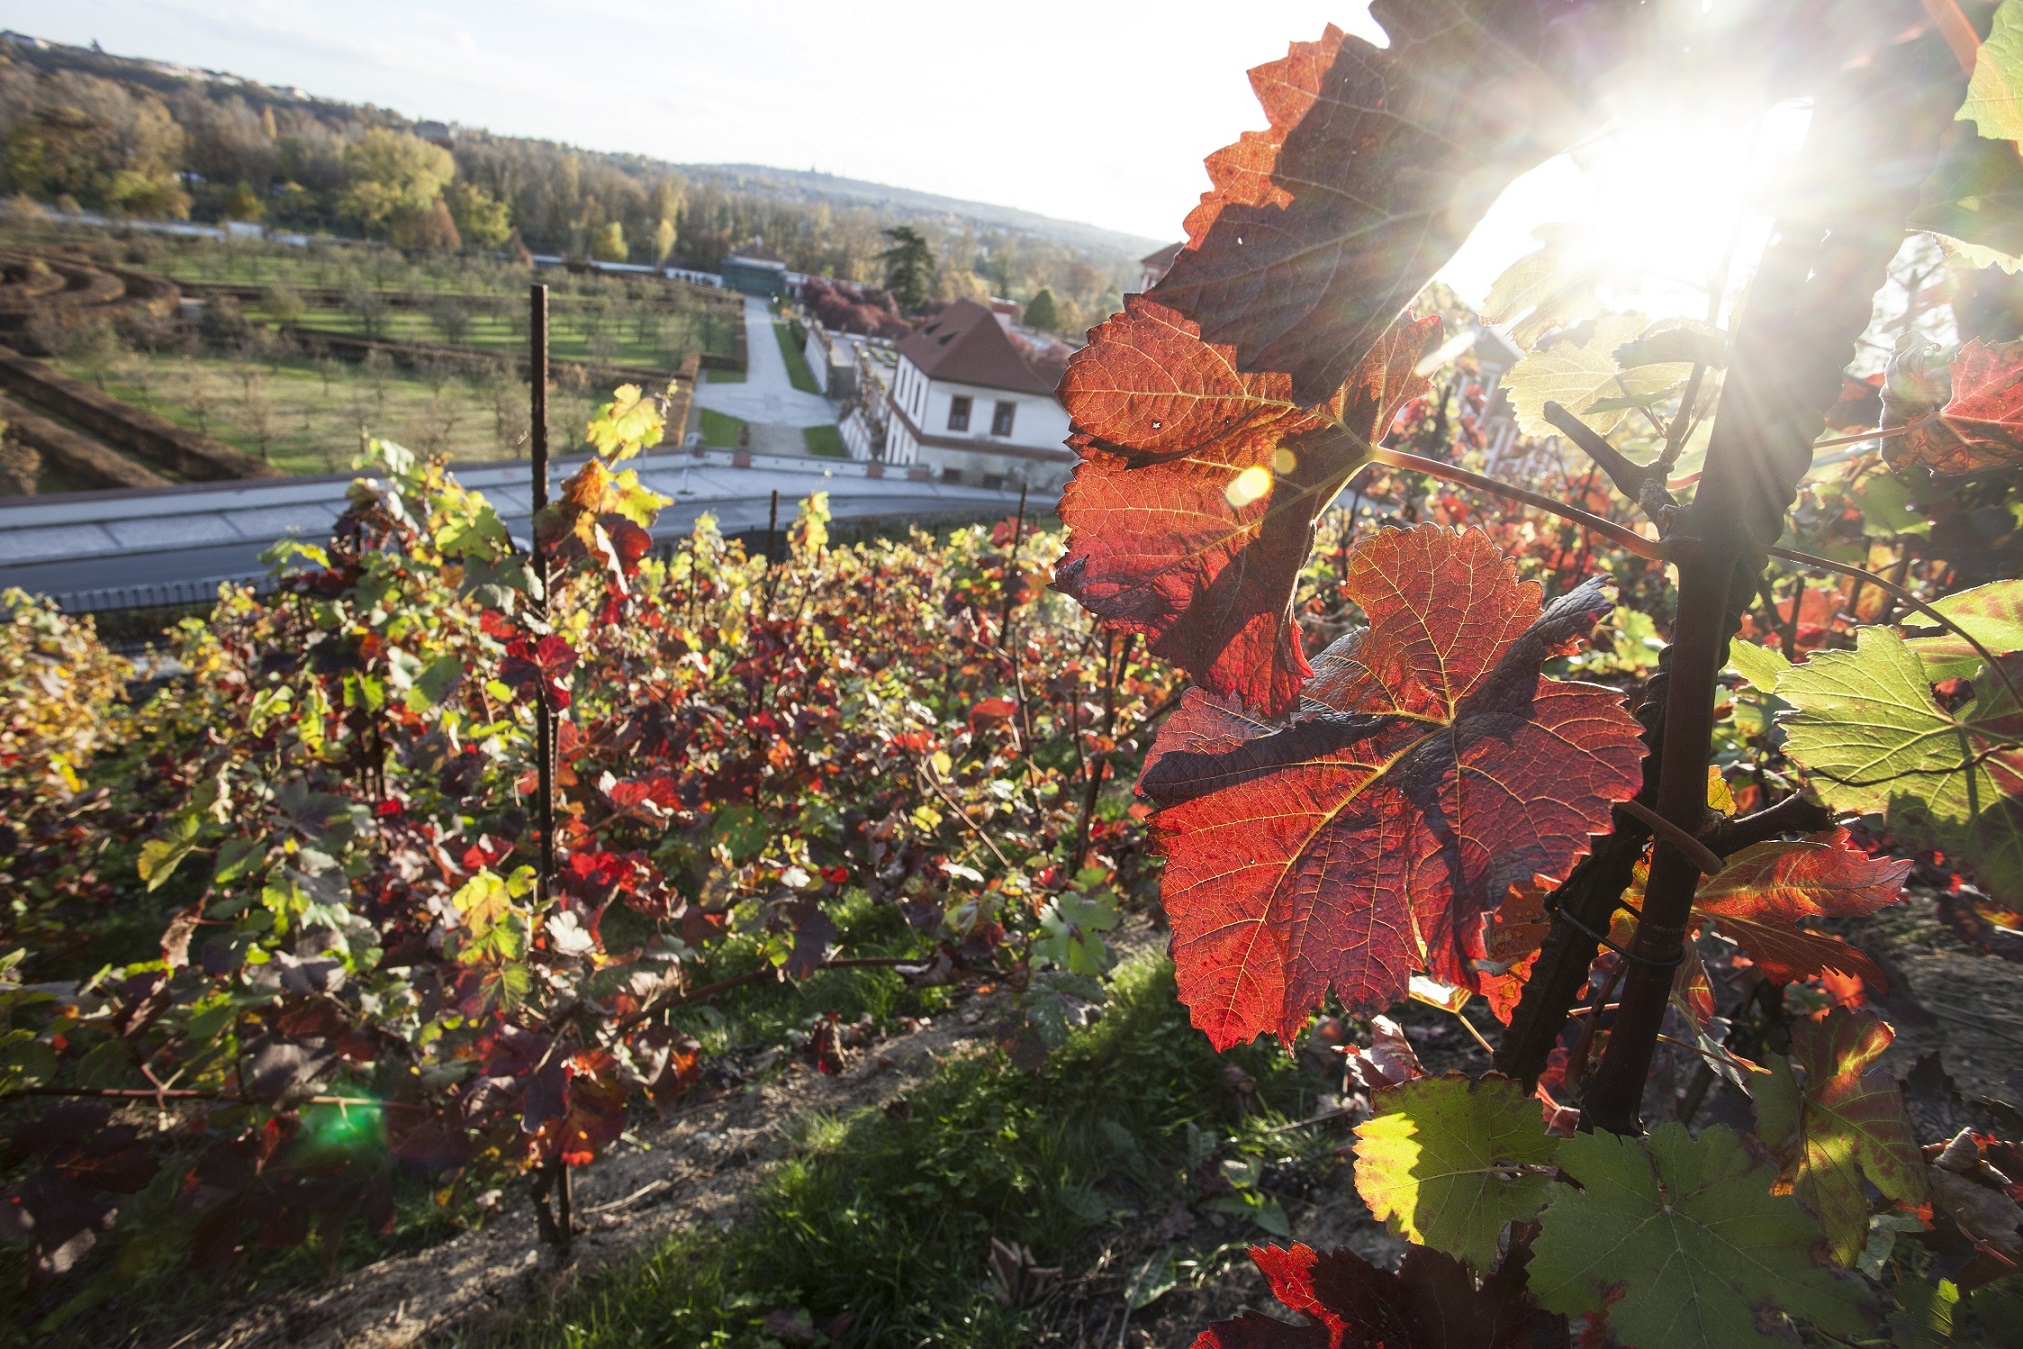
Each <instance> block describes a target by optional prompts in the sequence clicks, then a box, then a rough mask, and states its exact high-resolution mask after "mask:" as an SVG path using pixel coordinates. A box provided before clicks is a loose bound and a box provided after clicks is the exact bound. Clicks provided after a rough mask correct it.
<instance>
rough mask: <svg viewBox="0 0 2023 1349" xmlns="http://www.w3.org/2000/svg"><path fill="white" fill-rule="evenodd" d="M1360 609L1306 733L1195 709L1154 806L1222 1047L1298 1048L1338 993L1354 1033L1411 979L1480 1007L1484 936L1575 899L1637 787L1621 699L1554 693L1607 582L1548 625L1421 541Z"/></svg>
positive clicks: (1391, 551)
mask: <svg viewBox="0 0 2023 1349" xmlns="http://www.w3.org/2000/svg"><path fill="white" fill-rule="evenodd" d="M1344 590H1345V591H1346V593H1347V595H1348V597H1349V598H1350V599H1351V600H1353V601H1354V602H1355V603H1356V604H1358V605H1359V606H1361V608H1362V610H1363V612H1364V613H1365V614H1367V615H1368V617H1369V620H1370V626H1369V627H1368V628H1367V629H1364V630H1361V631H1358V632H1354V633H1351V634H1349V635H1348V636H1346V637H1344V638H1342V639H1341V640H1340V641H1339V642H1337V643H1335V645H1334V646H1332V647H1330V648H1329V649H1328V650H1327V651H1326V652H1324V653H1323V654H1322V657H1321V659H1320V661H1319V662H1318V663H1317V664H1318V666H1319V670H1318V673H1317V674H1316V675H1315V677H1314V679H1313V681H1312V683H1310V684H1309V685H1308V688H1307V692H1306V700H1305V702H1304V704H1303V707H1302V711H1301V713H1300V715H1299V716H1298V717H1296V718H1295V719H1294V720H1293V721H1292V723H1291V724H1290V725H1288V726H1286V727H1284V728H1282V729H1273V728H1272V727H1270V726H1267V725H1265V724H1263V723H1261V722H1259V721H1257V720H1255V719H1253V718H1251V717H1248V716H1246V715H1245V714H1244V713H1243V712H1242V711H1241V710H1240V709H1238V708H1236V707H1234V706H1233V705H1232V704H1230V703H1228V702H1227V701H1224V700H1220V699H1217V698H1214V697H1212V696H1210V695H1207V694H1204V693H1202V692H1201V691H1200V690H1198V689H1196V690H1190V691H1189V692H1188V694H1187V697H1186V698H1185V699H1184V700H1183V701H1182V703H1181V705H1180V710H1179V711H1178V712H1177V713H1175V714H1174V716H1173V717H1172V718H1171V719H1170V720H1169V721H1168V723H1167V724H1166V725H1165V726H1164V727H1162V728H1161V729H1160V732H1159V738H1158V740H1157V742H1155V744H1154V747H1153V753H1152V755H1151V756H1150V757H1149V759H1148V762H1147V764H1146V768H1145V771H1144V775H1143V777H1142V778H1141V779H1140V782H1139V787H1140V790H1142V791H1143V792H1144V794H1145V795H1146V796H1148V797H1150V798H1151V799H1152V801H1153V802H1154V803H1155V804H1156V805H1157V806H1158V807H1159V811H1158V813H1157V814H1156V815H1155V816H1154V818H1153V827H1154V830H1155V835H1156V838H1157V841H1158V845H1159V848H1160V850H1161V852H1162V853H1163V854H1164V855H1165V858H1166V871H1165V877H1164V880H1163V882H1162V896H1163V899H1164V902H1165V906H1166V912H1167V914H1168V916H1169V918H1170V919H1171V921H1172V924H1173V957H1174V963H1175V966H1176V969H1177V974H1178V978H1179V984H1180V995H1181V998H1182V999H1183V1000H1184V1001H1185V1002H1186V1003H1187V1004H1188V1007H1189V1008H1190V1010H1191V1012H1192V1015H1193V1019H1194V1024H1195V1025H1196V1026H1198V1027H1200V1028H1201V1029H1202V1030H1203V1031H1205V1032H1206V1033H1207V1034H1208V1036H1209V1038H1210V1039H1211V1040H1212V1041H1213V1042H1214V1043H1215V1044H1216V1045H1217V1046H1218V1047H1223V1048H1226V1047H1228V1046H1229V1045H1233V1044H1237V1043H1240V1042H1242V1041H1246V1040H1249V1039H1251V1038H1253V1037H1254V1036H1256V1035H1259V1034H1261V1033H1263V1032H1265V1031H1272V1032H1275V1033H1277V1034H1278V1036H1279V1037H1280V1038H1281V1039H1282V1040H1285V1041H1286V1042H1287V1043H1290V1042H1291V1040H1292V1038H1293V1036H1294V1035H1296V1034H1297V1033H1298V1032H1299V1030H1300V1028H1301V1027H1302V1026H1303V1025H1304V1024H1305V1022H1306V1018H1307V1015H1308V1013H1309V1012H1310V1011H1311V1010H1312V1009H1313V1008H1314V1007H1317V1006H1318V1005H1319V1004H1320V1003H1321V1001H1322V999H1323V998H1324V997H1325V996H1326V995H1327V993H1328V991H1329V989H1330V988H1332V989H1333V990H1334V992H1335V993H1336V994H1337V996H1339V997H1340V998H1341V1000H1342V1003H1343V1005H1344V1007H1345V1008H1346V1010H1347V1011H1348V1012H1349V1013H1351V1014H1359V1015H1360V1014H1367V1013H1370V1012H1376V1011H1381V1010H1383V1009H1384V1008H1386V1007H1389V1006H1390V1005H1391V1004H1392V1003H1394V1002H1396V1001H1398V1000H1399V999H1400V998H1402V997H1404V996H1405V992H1406V985H1407V980H1408V977H1409V976H1410V974H1411V972H1412V971H1413V970H1414V969H1425V970H1427V971H1429V972H1430V973H1432V974H1433V975H1434V977H1436V978H1438V979H1441V980H1443V981H1445V982H1447V983H1451V984H1464V985H1467V986H1469V987H1471V988H1472V987H1474V986H1475V970H1474V968H1473V964H1472V962H1471V961H1470V959H1469V954H1470V949H1469V948H1470V947H1473V948H1475V949H1477V950H1479V949H1480V946H1481V942H1480V930H1479V929H1480V924H1481V920H1482V917H1483V914H1484V913H1485V912H1486V911H1488V910H1490V909H1492V908H1493V907H1494V906H1495V905H1496V903H1497V902H1498V901H1499V900H1501V899H1502V898H1503V896H1504V895H1505V893H1506V892H1507V891H1508V890H1509V889H1510V887H1511V886H1512V885H1513V884H1516V883H1520V882H1523V881H1527V880H1529V879H1530V878H1531V877H1532V875H1533V874H1534V873H1537V872H1545V873H1547V874H1550V875H1565V874H1566V870H1565V869H1566V868H1567V867H1568V866H1569V865H1571V864H1572V863H1573V861H1574V860H1575V859H1577V858H1578V857H1580V856H1581V855H1582V854H1584V853H1585V852H1586V851H1587V848H1588V836H1589V835H1590V834H1593V833H1601V832H1604V831H1606V830H1607V829H1608V827H1609V809H1610V806H1611V805H1612V804H1613V803H1614V802H1617V801H1622V800H1626V799H1628V798H1629V797H1630V796H1631V795H1632V794H1633V793H1634V792H1635V791H1636V788H1637V785H1638V781H1639V778H1638V773H1639V769H1638V765H1639V763H1640V762H1641V760H1642V758H1643V752H1644V751H1643V744H1642V742H1641V741H1640V740H1639V739H1638V735H1639V727H1638V725H1637V723H1636V721H1635V719H1634V718H1632V717H1631V716H1630V714H1629V713H1628V712H1627V711H1626V710H1625V709H1624V707H1623V705H1622V697H1621V695H1620V694H1618V693H1617V692H1615V691H1614V690H1612V689H1604V688H1599V687H1596V686H1594V685H1590V684H1574V683H1563V682H1560V681H1557V680H1550V679H1544V678H1541V677H1540V675H1539V667H1540V665H1541V664H1542V663H1543V662H1544V661H1545V660H1546V659H1547V658H1548V657H1550V656H1551V655H1553V654H1555V653H1556V652H1558V651H1560V650H1562V649H1564V648H1565V647H1566V646H1567V644H1568V643H1569V642H1571V641H1572V640H1574V639H1575V638H1577V637H1578V636H1580V635H1582V634H1584V633H1585V632H1587V631H1588V629H1589V628H1591V627H1592V626H1593V624H1594V623H1595V621H1596V620H1597V619H1598V618H1599V617H1601V616H1602V615H1603V614H1606V613H1608V612H1609V611H1610V603H1609V601H1608V599H1607V598H1606V597H1604V596H1603V594H1602V592H1601V589H1600V585H1599V583H1598V582H1592V581H1591V582H1589V583H1587V584H1585V585H1583V586H1581V587H1580V588H1579V589H1577V590H1575V591H1573V592H1572V593H1571V594H1569V595H1567V596H1565V597H1563V598H1561V599H1560V600H1558V601H1557V602H1555V603H1554V604H1553V606H1552V607H1551V608H1550V609H1549V610H1546V611H1545V612H1544V613H1543V614H1541V613H1540V610H1539V597H1540V591H1539V587H1538V586H1537V585H1536V584H1533V583H1530V582H1525V583H1523V584H1519V583H1518V581H1517V576H1516V569H1515V567H1513V566H1512V565H1511V563H1510V562H1508V561H1507V560H1505V559H1504V558H1503V557H1502V556H1501V555H1499V554H1498V553H1497V551H1496V548H1495V545H1494V544H1492V543H1491V542H1490V540H1489V538H1488V536H1487V535H1485V534H1483V533H1482V532H1481V531H1479V530H1470V531H1469V532H1467V533H1463V534H1456V533H1453V532H1450V531H1448V530H1445V529H1441V528H1438V527H1436V526H1432V525H1425V526H1421V527H1419V528H1418V529H1413V530H1388V531H1385V532H1383V533H1380V534H1378V535H1377V536H1375V537H1374V538H1371V539H1368V540H1365V541H1364V542H1363V543H1362V544H1360V545H1359V546H1358V547H1357V548H1356V550H1355V552H1354V553H1353V554H1352V555H1351V557H1350V562H1349V574H1348V578H1347V580H1346V582H1345V584H1344Z"/></svg>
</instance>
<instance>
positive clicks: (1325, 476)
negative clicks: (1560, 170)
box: [1054, 296, 1440, 715]
mask: <svg viewBox="0 0 2023 1349" xmlns="http://www.w3.org/2000/svg"><path fill="white" fill-rule="evenodd" d="M1439 339H1440V320H1439V319H1437V318H1428V319H1421V320H1417V321H1407V322H1404V323H1401V324H1400V325H1399V326H1398V327H1396V328H1395V329H1393V330H1392V331H1391V333H1390V334H1389V335H1387V336H1386V337H1385V338H1384V339H1383V341H1382V342H1380V343H1379V344H1378V345H1377V348H1376V350H1375V351H1373V352H1372V353H1371V355H1370V358H1369V360H1367V361H1366V362H1365V363H1364V364H1363V367H1362V369H1361V370H1360V371H1358V372H1357V375H1356V377H1355V379H1354V380H1353V381H1351V382H1350V383H1349V384H1347V385H1346V386H1344V387H1342V388H1340V389H1337V390H1336V391H1335V393H1334V395H1333V397H1332V398H1330V399H1329V400H1328V401H1327V402H1325V403H1324V404H1322V405H1320V406H1318V407H1312V408H1307V407H1301V406H1300V405H1299V404H1298V403H1296V402H1294V401H1293V399H1292V393H1291V385H1290V381H1288V380H1287V379H1286V377H1285V376H1283V375H1275V374H1263V375H1246V374H1243V373H1241V372H1240V371H1238V369H1237V368H1236V360H1235V354H1234V353H1233V352H1232V351H1231V350H1230V349H1229V348H1228V347H1221V346H1214V345H1211V344H1209V343H1207V342H1203V341H1202V340H1201V338H1200V337H1199V335H1198V330H1197V329H1196V328H1195V326H1194V325H1193V324H1192V323H1189V322H1188V321H1186V320H1185V319H1183V318H1181V317H1180V316H1179V315H1178V314H1176V313H1174V312H1173V311H1172V310H1170V309H1167V308H1165V307H1163V306H1161V305H1157V304H1153V303H1152V302H1151V301H1149V300H1145V299H1142V298H1140V297H1137V296H1133V297H1132V298H1131V299H1130V301H1128V304H1127V308H1126V311H1125V312H1124V313H1123V314H1120V315H1118V316H1116V317H1114V318H1112V319H1110V320H1109V321H1108V322H1107V323H1104V324H1103V325H1102V326H1101V327H1099V328H1097V329H1096V330H1095V331H1094V332H1093V333H1091V334H1090V342H1089V345H1088V346H1087V347H1085V348H1083V349H1082V350H1081V351H1080V352H1077V353H1076V355H1075V357H1074V359H1073V360H1072V361H1070V362H1069V363H1068V370H1067V374H1066V375H1065V376H1064V377H1063V378H1062V381H1061V397H1062V400H1063V401H1064V402H1065V403H1066V404H1067V407H1068V413H1069V416H1070V417H1071V418H1072V419H1073V422H1074V427H1075V435H1074V437H1073V438H1072V439H1071V440H1070V441H1069V444H1070V445H1072V446H1073V447H1074V448H1075V449H1076V451H1077V452H1079V453H1080V454H1081V456H1082V462H1081V464H1080V465H1079V466H1078V467H1077V468H1076V470H1075V476H1074V480H1073V481H1072V482H1071V483H1069V485H1068V490H1067V492H1066V493H1065V494H1064V495H1063V496H1062V498H1061V507H1060V513H1061V519H1062V521H1063V522H1065V523H1066V525H1067V526H1068V531H1069V540H1068V542H1069V546H1068V552H1067V554H1066V556H1064V557H1063V558H1062V559H1061V561H1060V563H1059V565H1058V566H1057V567H1056V568H1055V571H1054V584H1055V586H1056V587H1057V588H1059V589H1060V590H1062V591H1064V592H1066V593H1067V594H1069V595H1072V596H1074V597H1075V598H1076V599H1077V600H1079V601H1080V602H1081V603H1082V604H1083V605H1084V606H1085V607H1087V608H1088V609H1089V610H1090V611H1091V612H1093V613H1095V614H1097V615H1099V616H1100V617H1102V618H1104V619H1105V620H1107V621H1108V622H1109V624H1110V626H1111V627H1112V628H1113V629H1115V630H1119V631H1125V632H1141V633H1144V634H1145V635H1146V637H1148V638H1149V639H1150V642H1151V647H1152V650H1153V652H1154V653H1156V654H1158V655H1160V656H1163V657H1165V658H1166V659H1168V660H1170V661H1172V662H1174V663H1175V664H1177V665H1179V666H1181V667H1182V668H1183V669H1185V670H1186V671H1187V672H1188V673H1189V674H1191V675H1192V676H1194V678H1195V680H1196V682H1198V683H1199V684H1201V686H1202V687H1204V688H1206V689H1207V690H1209V691H1210V692H1211V693H1219V694H1224V695H1228V696H1232V697H1235V698H1238V699H1240V700H1241V701H1242V702H1244V703H1245V704H1246V705H1247V706H1250V707H1252V708H1255V709H1258V710H1261V711H1263V712H1265V713H1266V714H1267V715H1277V714H1279V713H1282V712H1285V711H1288V710H1290V709H1291V708H1292V706H1293V705H1294V704H1295V702H1296V701H1297V700H1298V697H1299V688H1300V685H1301V684H1302V683H1304V682H1305V681H1306V678H1307V676H1308V675H1309V674H1310V673H1311V671H1310V670H1309V668H1308V666H1307V661H1306V656H1305V654H1304V653H1303V652H1302V651H1301V650H1300V639H1299V630H1298V628H1297V627H1296V626H1295V625H1294V623H1293V621H1292V600H1293V588H1294V586H1295V584H1296V583H1297V581H1298V579H1299V569H1300V568H1301V566H1303V565H1304V564H1305V562H1306V558H1307V553H1308V551H1309V550H1310V549H1311V548H1312V545H1313V522H1314V520H1315V518H1316V517H1318V516H1319V515H1320V513H1321V512H1322V511H1323V510H1325V509H1326V508H1327V506H1328V503H1329V502H1330V501H1332V500H1333V499H1334V497H1335V494H1336V493H1337V492H1339V491H1340V490H1341V489H1342V486H1343V484H1344V483H1346V482H1347V481H1348V480H1349V477H1350V476H1351V475H1352V474H1354V473H1355V471H1356V470H1357V469H1358V468H1360V467H1361V466H1362V465H1363V463H1364V461H1365V460H1366V459H1367V458H1368V457H1369V448H1370V446H1371V445H1372V444H1374V443H1375V442H1377V441H1378V440H1380V439H1382V437H1383V435H1384V433H1385V431H1386V430H1388V429H1389V427H1390V424H1391V421H1392V419H1393V418H1394V417H1395V416H1396V415H1397V412H1398V409H1399V408H1400V407H1401V406H1402V405H1403V404H1404V403H1405V402H1406V401H1407V400H1409V399H1411V398H1412V397H1414V396H1416V395H1417V394H1418V393H1419V392H1421V391H1422V390H1424V389H1425V388H1426V380H1425V379H1424V378H1422V377H1420V376H1417V375H1415V374H1413V366H1414V365H1415V364H1417V362H1418V361H1419V359H1420V357H1421V356H1422V355H1424V354H1425V352H1426V351H1427V349H1428V348H1430V347H1432V346H1433V345H1435V344H1436V343H1438V341H1439Z"/></svg>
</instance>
